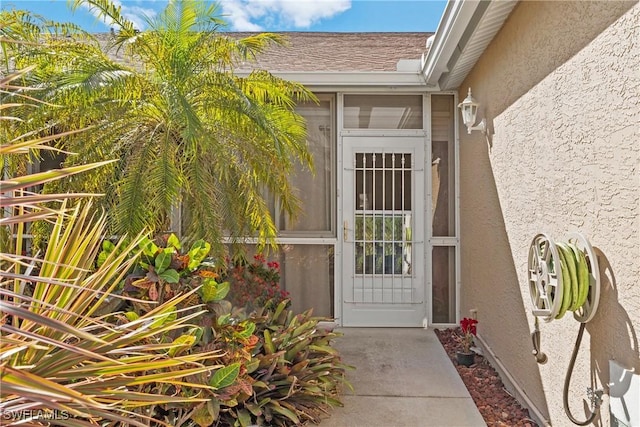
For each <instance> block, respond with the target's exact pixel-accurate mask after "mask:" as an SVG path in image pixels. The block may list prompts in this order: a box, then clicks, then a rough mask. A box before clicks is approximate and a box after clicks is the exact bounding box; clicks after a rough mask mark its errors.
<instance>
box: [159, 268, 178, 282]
mask: <svg viewBox="0 0 640 427" xmlns="http://www.w3.org/2000/svg"><path fill="white" fill-rule="evenodd" d="M158 277H160V278H161V279H162V280H164V281H165V282H167V283H178V282H179V281H180V275H179V274H178V272H177V271H175V270H174V269H173V268H170V269H169V270H165V271H163V272H162V273H160V274H158Z"/></svg>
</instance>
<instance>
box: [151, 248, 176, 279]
mask: <svg viewBox="0 0 640 427" xmlns="http://www.w3.org/2000/svg"><path fill="white" fill-rule="evenodd" d="M172 256H173V255H172V254H170V253H167V252H164V251H163V252H160V253H159V254H158V256H157V257H156V259H155V261H154V265H155V267H156V274H158V275H159V274H160V273H162V272H163V271H165V270H166V269H167V267H169V264H171V258H172Z"/></svg>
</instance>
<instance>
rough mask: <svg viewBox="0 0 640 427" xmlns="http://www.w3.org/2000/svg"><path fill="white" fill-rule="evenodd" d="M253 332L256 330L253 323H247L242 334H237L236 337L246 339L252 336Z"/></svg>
mask: <svg viewBox="0 0 640 427" xmlns="http://www.w3.org/2000/svg"><path fill="white" fill-rule="evenodd" d="M255 330H256V324H255V323H253V322H247V324H246V325H245V327H244V329H243V330H242V332H238V336H240V337H241V338H244V339H247V338H249V337H250V336H251V335H252V334H253V331H255Z"/></svg>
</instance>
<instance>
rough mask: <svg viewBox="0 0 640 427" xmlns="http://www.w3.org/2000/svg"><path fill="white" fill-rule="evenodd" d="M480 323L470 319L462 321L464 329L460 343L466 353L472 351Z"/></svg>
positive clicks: (461, 325)
mask: <svg viewBox="0 0 640 427" xmlns="http://www.w3.org/2000/svg"><path fill="white" fill-rule="evenodd" d="M477 324H478V321H477V320H476V319H471V318H469V317H465V318H464V319H462V320H461V321H460V329H462V337H461V338H460V342H461V343H462V347H463V350H464V352H465V353H469V352H470V351H471V346H472V345H473V337H475V336H476V325H477Z"/></svg>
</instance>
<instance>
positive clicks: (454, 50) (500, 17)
mask: <svg viewBox="0 0 640 427" xmlns="http://www.w3.org/2000/svg"><path fill="white" fill-rule="evenodd" d="M517 2H518V0H482V1H469V0H449V2H448V3H447V7H446V8H445V11H444V13H443V15H442V18H441V20H440V24H439V25H438V29H437V31H436V34H435V38H434V41H433V43H432V45H431V48H430V49H429V52H428V54H427V55H426V57H425V58H424V60H423V64H422V72H423V75H424V79H425V81H426V83H427V84H428V85H432V86H437V87H439V88H440V89H442V90H450V89H456V88H457V87H458V86H459V85H460V84H461V83H462V81H463V80H464V78H465V77H466V76H467V74H468V73H469V71H471V69H472V68H473V65H475V63H476V62H477V60H478V58H479V57H480V56H481V55H482V53H483V52H484V50H485V49H486V47H487V46H488V45H489V43H490V42H491V40H492V39H493V37H494V36H495V35H496V34H497V33H498V31H499V30H500V28H502V25H503V24H504V21H505V20H506V19H507V17H508V16H509V14H510V13H511V11H512V10H513V8H514V7H515V5H516V4H517Z"/></svg>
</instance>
